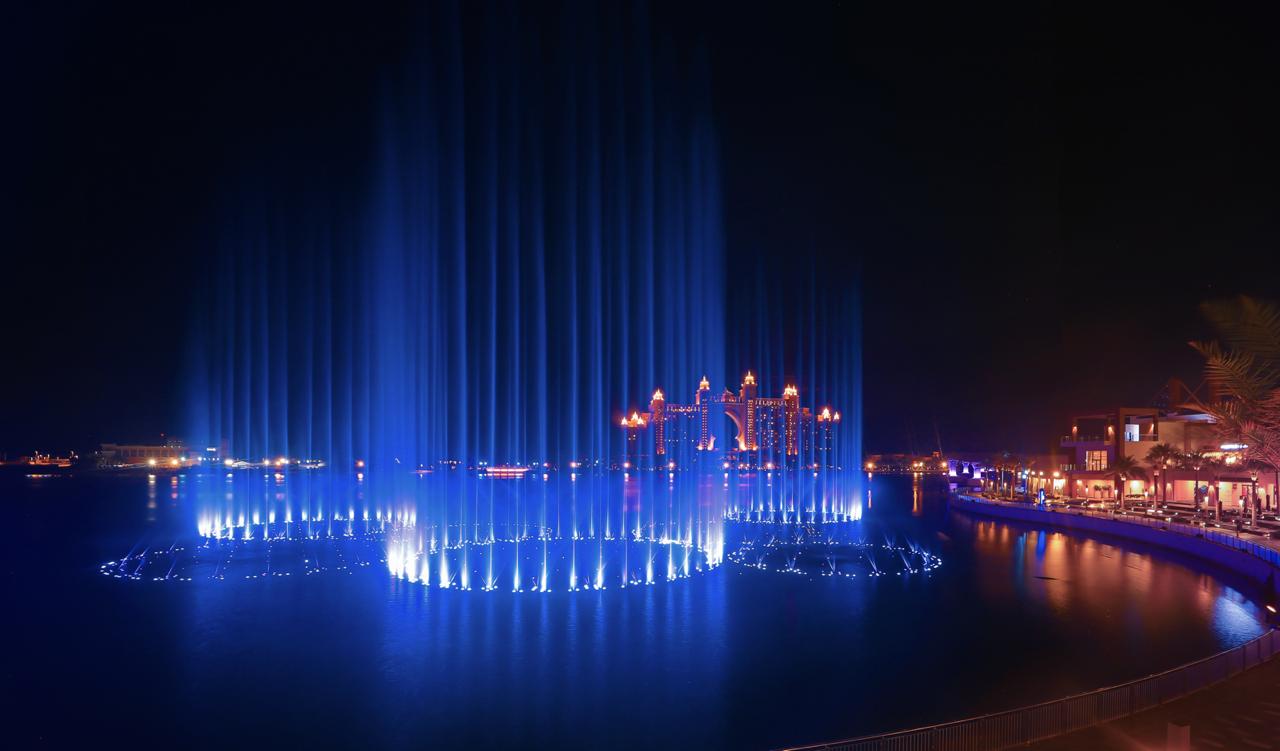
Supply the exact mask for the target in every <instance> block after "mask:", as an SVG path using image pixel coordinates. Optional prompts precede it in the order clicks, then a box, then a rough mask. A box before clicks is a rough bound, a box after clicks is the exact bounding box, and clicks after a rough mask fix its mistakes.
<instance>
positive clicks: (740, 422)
mask: <svg viewBox="0 0 1280 751" xmlns="http://www.w3.org/2000/svg"><path fill="white" fill-rule="evenodd" d="M724 418H728V420H729V421H730V423H731V424H732V425H733V428H734V430H733V432H734V435H733V437H732V438H731V439H729V440H725V438H723V437H721V436H720V435H718V433H719V432H720V430H719V428H718V426H719V425H720V424H722V423H723V421H724ZM620 425H621V427H622V429H623V430H625V431H626V463H627V464H628V465H630V466H635V467H644V466H654V467H665V466H670V465H671V464H672V463H673V462H677V463H678V460H677V457H682V456H685V455H688V451H689V449H692V451H693V454H692V456H694V457H695V458H696V457H703V458H706V457H711V460H712V461H717V462H720V463H721V464H723V465H726V466H737V467H740V468H744V469H745V468H756V467H762V468H768V469H773V468H778V469H781V468H782V467H784V466H791V467H801V466H803V467H833V466H835V464H836V454H835V442H836V433H837V430H838V428H839V425H840V413H839V412H838V411H833V410H832V409H831V408H830V407H823V408H822V409H821V410H819V411H818V412H816V413H815V412H812V411H811V410H810V409H809V408H808V407H802V406H801V405H800V391H799V389H798V388H796V387H795V386H794V385H788V386H786V387H785V388H783V390H782V396H780V397H767V396H760V394H759V387H758V385H757V383H756V377H755V375H754V374H753V373H751V371H747V374H746V376H744V377H743V379H742V383H741V384H740V387H739V389H738V392H737V393H736V394H735V393H734V392H732V391H730V390H728V389H725V390H724V391H723V392H722V393H719V394H717V393H713V392H712V390H711V383H710V382H709V381H708V380H707V378H706V377H705V376H704V377H703V378H702V380H701V381H700V382H699V384H698V390H697V391H696V392H695V393H694V395H693V401H692V402H688V403H684V404H678V403H673V402H669V401H667V399H666V395H665V394H664V393H663V392H662V389H657V390H655V391H654V392H653V396H652V398H651V399H650V400H649V409H648V411H646V412H640V411H639V410H632V411H631V413H630V414H629V415H625V416H623V417H622V419H621V421H620Z"/></svg>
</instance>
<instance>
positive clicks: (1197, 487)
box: [1191, 462, 1200, 516]
mask: <svg viewBox="0 0 1280 751" xmlns="http://www.w3.org/2000/svg"><path fill="white" fill-rule="evenodd" d="M1191 468H1192V469H1194V470H1195V471H1196V479H1195V481H1194V485H1195V487H1194V493H1193V495H1194V496H1195V499H1196V500H1195V503H1196V516H1199V515H1200V463H1199V462H1196V463H1195V464H1193V465H1191Z"/></svg>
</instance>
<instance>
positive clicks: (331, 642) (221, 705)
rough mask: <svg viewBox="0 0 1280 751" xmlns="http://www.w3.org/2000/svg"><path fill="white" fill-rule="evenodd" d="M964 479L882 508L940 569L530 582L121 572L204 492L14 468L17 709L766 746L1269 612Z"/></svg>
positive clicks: (45, 716)
mask: <svg viewBox="0 0 1280 751" xmlns="http://www.w3.org/2000/svg"><path fill="white" fill-rule="evenodd" d="M162 487H163V486H162ZM942 490H943V489H942V488H941V487H940V486H935V485H931V484H929V483H927V482H926V483H924V484H923V485H921V484H919V483H913V481H912V480H911V479H910V478H877V479H876V480H875V481H874V483H873V485H872V501H871V504H870V506H869V508H866V509H865V510H864V516H863V524H865V525H867V528H868V530H869V532H870V533H871V534H893V535H905V536H909V537H911V538H912V539H915V540H917V541H919V542H920V543H922V544H924V545H926V546H927V547H928V548H929V549H930V550H932V551H934V552H935V553H937V554H938V555H940V556H941V557H942V559H943V561H944V563H943V565H942V567H941V568H940V569H939V570H937V571H936V572H935V573H933V574H932V575H931V576H928V577H925V576H914V577H904V578H898V577H892V576H889V577H883V578H880V579H858V580H848V579H834V578H832V579H822V578H817V579H812V578H807V577H801V576H787V575H784V574H777V573H768V572H761V571H755V570H751V569H745V568H742V567H739V566H737V565H735V564H733V563H726V564H725V565H724V566H723V567H721V568H719V569H717V570H715V571H711V572H708V573H704V574H701V575H697V576H693V577H691V578H689V579H686V580H680V581H675V582H664V583H663V584H662V585H661V586H654V587H637V588H632V589H628V590H626V591H616V590H610V591H604V592H577V593H566V592H553V593H548V594H522V595H514V594H512V593H510V592H493V593H480V592H474V591H473V592H456V591H446V590H438V589H429V588H424V587H422V586H417V585H412V584H410V583H408V582H404V581H399V580H394V579H392V578H391V577H390V576H389V575H388V573H387V571H386V570H385V568H384V567H381V566H372V567H369V568H366V569H363V570H358V571H355V572H353V573H349V574H336V573H335V574H331V575H324V576H316V577H295V578H287V579H271V580H253V581H244V580H240V581H236V580H231V579H228V580H226V581H195V582H190V583H184V584H182V585H171V584H166V583H154V582H145V581H144V582H128V581H117V580H114V579H111V578H109V577H103V576H100V575H98V570H97V566H98V565H99V564H100V563H101V562H103V561H106V560H110V559H114V558H119V557H120V556H122V555H124V554H125V553H127V552H128V551H129V549H130V548H131V546H133V545H134V543H135V542H136V541H137V539H138V535H139V532H140V530H144V529H145V528H146V527H147V526H148V524H151V523H154V520H155V519H156V518H157V516H161V517H162V516H163V515H164V513H165V511H166V509H167V508H170V507H173V506H178V505H180V504H181V503H182V501H181V499H179V498H177V497H170V495H169V494H168V493H166V492H164V491H163V490H162V491H161V492H160V493H158V494H154V495H153V496H152V498H153V499H154V500H153V501H151V502H150V505H152V506H153V508H148V505H149V500H148V498H149V496H148V483H147V480H146V478H145V477H99V476H91V475H90V476H76V477H53V478H46V479H30V478H26V477H23V476H20V475H9V476H4V477H0V500H2V501H3V504H4V506H3V508H4V518H5V519H6V520H7V525H6V526H7V528H8V529H7V532H8V534H7V539H8V541H9V544H8V545H6V546H5V548H4V551H5V552H4V554H3V555H4V558H3V561H4V577H5V589H6V597H5V601H6V609H5V612H6V615H5V620H6V621H7V624H6V626H7V627H6V629H5V631H6V633H8V634H9V636H10V638H9V639H8V640H7V642H8V653H7V654H6V656H5V660H4V668H3V671H4V676H5V684H6V686H7V688H6V691H5V693H6V694H8V695H9V696H10V699H9V700H8V704H9V707H8V708H9V709H10V710H11V711H12V714H11V715H10V720H9V721H8V723H7V724H8V726H9V730H10V733H11V735H12V734H13V733H15V732H16V738H17V740H18V743H17V745H18V746H24V747H25V746H28V745H36V744H39V743H43V744H46V745H50V746H65V745H68V744H71V743H73V742H75V741H81V740H85V739H89V738H93V739H98V740H99V741H104V740H105V739H112V738H117V739H120V740H125V739H127V740H128V741H129V742H130V743H131V744H146V745H152V744H158V743H166V744H180V745H181V746H185V747H191V746H196V747H215V746H220V747H228V746H229V745H230V746H265V745H271V746H273V747H301V746H310V747H332V746H345V747H425V746H431V747H438V748H455V747H514V746H523V747H548V748H555V747H558V748H604V747H614V748H616V747H634V748H648V747H665V748H693V747H697V748H761V749H763V748H771V747H777V746H781V745H785V744H794V743H801V742H809V741H818V740H824V739H831V738H837V737H842V736H850V735H857V734H862V733H868V732H875V731H879V730H888V729H894V728H899V727H905V726H912V725H919V724H926V723H933V722H938V721H943V720H947V719H953V718H958V717H962V716H965V715H969V714H973V713H977V712H983V711H989V710H997V709H1004V708H1008V707H1011V706H1016V705H1021V704H1026V703H1031V702H1034V701H1039V700H1043V699H1049V698H1054V697H1057V696H1061V695H1064V694H1068V693H1071V692H1076V691H1081V690H1086V689H1089V688H1095V687H1098V686H1101V685H1104V684H1108V683H1115V682H1119V681H1123V680H1127V679H1130V678H1134V677H1137V676H1141V675H1145V674H1147V673H1151V672H1154V671H1158V670H1161V669H1164V668H1168V667H1171V666H1173V665H1176V664H1179V663H1181V662H1184V661H1187V660H1191V659H1194V658H1198V657H1202V656H1204V655H1207V654H1210V653H1212V652H1215V651H1217V650H1220V649H1223V648H1226V647H1230V646H1232V645H1235V644H1238V643H1240V642H1242V641H1244V640H1246V639H1248V638H1250V637H1252V636H1254V635H1255V634H1258V633H1261V628H1262V627H1261V625H1260V614H1259V610H1258V608H1257V607H1255V605H1254V604H1253V603H1252V602H1251V601H1250V600H1249V599H1248V598H1247V597H1246V596H1245V595H1244V594H1242V592H1246V593H1247V592H1248V590H1247V589H1245V588H1244V587H1243V585H1242V584H1241V583H1239V582H1235V581H1233V580H1232V579H1231V578H1230V577H1229V576H1227V575H1225V574H1223V573H1222V572H1206V571H1205V570H1204V569H1203V568H1202V567H1201V564H1199V563H1198V562H1196V561H1194V560H1189V559H1183V558H1179V557H1177V556H1174V555H1172V554H1169V553H1166V552H1163V551H1158V550H1154V549H1148V548H1143V547H1140V546H1135V545H1132V544H1129V543H1121V542H1118V541H1114V540H1106V539H1091V538H1085V537H1077V536H1069V535H1066V534H1063V533H1059V532H1054V531H1047V530H1042V529H1037V528H1034V527H1022V526H1015V525H1008V524H1003V523H998V522H992V521H986V520H979V519H976V518H973V517H968V516H965V515H963V514H958V513H953V512H949V511H948V510H947V508H946V505H945V499H944V496H943V492H942ZM170 510H172V509H171V508H170Z"/></svg>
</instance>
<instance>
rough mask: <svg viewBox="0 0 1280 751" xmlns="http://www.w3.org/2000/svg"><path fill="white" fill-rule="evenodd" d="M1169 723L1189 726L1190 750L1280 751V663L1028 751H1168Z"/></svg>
mask: <svg viewBox="0 0 1280 751" xmlns="http://www.w3.org/2000/svg"><path fill="white" fill-rule="evenodd" d="M1169 723H1174V724H1176V725H1190V726H1191V748H1192V749H1196V750H1197V751H1219V750H1220V749H1246V750H1247V749H1277V750H1278V751H1280V658H1278V659H1273V660H1271V661H1269V662H1265V663H1263V664H1262V665H1260V666H1258V667H1256V668H1253V669H1251V670H1246V671H1245V672H1243V673H1241V674H1240V675H1237V676H1235V677H1234V678H1232V679H1230V680H1228V681H1224V682H1222V683H1219V684H1217V685H1216V686H1211V687H1210V688H1206V689H1204V690H1202V691H1199V692H1197V693H1194V694H1192V695H1190V696H1186V697H1183V698H1181V699H1177V700H1175V701H1172V702H1170V703H1168V704H1165V705H1163V706H1160V707H1157V708H1155V709H1151V710H1148V711H1146V712H1143V713H1141V714H1137V715H1134V716H1133V717H1127V718H1125V719H1122V720H1116V721H1114V722H1109V723H1105V724H1103V725H1096V726H1094V727H1091V728H1087V729H1085V730H1080V731H1077V732H1075V733H1069V734H1067V735H1064V736H1060V737H1058V738H1053V739H1051V740H1047V741H1041V742H1039V743H1033V744H1031V745H1030V746H1026V747H1025V748H1030V749H1034V750H1035V751H1074V749H1098V750H1099V751H1112V750H1114V751H1138V750H1139V749H1144V750H1148V749H1149V750H1150V751H1164V749H1165V748H1166V734H1167V732H1168V725H1169Z"/></svg>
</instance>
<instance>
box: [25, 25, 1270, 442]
mask: <svg viewBox="0 0 1280 751" xmlns="http://www.w3.org/2000/svg"><path fill="white" fill-rule="evenodd" d="M36 5H37V7H34V8H27V9H21V10H15V9H10V10H8V11H7V12H6V14H5V18H4V21H3V23H0V29H2V31H0V40H2V41H3V43H2V44H0V55H3V66H2V69H3V73H0V75H3V76H4V77H5V86H4V91H5V92H6V96H5V101H6V107H5V110H6V116H5V118H4V125H3V126H0V127H3V128H4V129H5V131H6V136H7V137H6V138H5V139H4V143H5V144H6V147H7V148H6V155H5V159H4V169H3V173H2V174H3V178H0V179H3V181H4V187H5V190H4V191H3V195H4V196H5V200H4V201H3V202H0V212H3V214H0V238H3V252H4V259H3V260H4V263H3V267H0V280H2V281H0V320H3V323H4V331H5V334H6V338H7V340H8V341H7V343H6V344H7V346H6V347H5V351H6V352H7V353H9V354H8V356H7V357H5V358H3V365H2V366H0V450H5V451H8V452H9V453H10V454H16V453H25V452H29V451H31V450H32V449H37V448H38V449H43V450H54V451H65V450H67V449H69V448H75V449H81V450H83V449H88V448H92V447H93V446H94V445H96V444H97V443H98V442H100V441H115V440H149V439H155V438H157V437H158V435H159V434H160V433H162V432H170V431H179V430H180V429H181V422H180V408H179V407H180V405H179V395H180V394H181V386H182V378H183V353H184V346H183V342H184V339H185V338H186V337H187V336H189V334H190V332H189V325H190V321H191V315H190V305H191V289H192V287H193V285H194V284H196V283H198V280H199V279H200V277H201V274H203V273H205V272H207V271H208V264H209V263H210V253H209V251H210V247H211V243H210V237H211V234H212V232H213V227H212V219H211V217H212V216H213V215H214V214H215V213H216V211H217V209H218V207H219V206H220V205H221V204H220V202H221V201H224V200H225V198H226V196H227V195H228V193H229V192H230V191H234V190H235V189H236V185H237V181H238V180H241V179H242V178H243V176H244V175H245V174H248V173H251V170H250V167H252V166H253V165H255V164H261V163H264V162H269V163H272V164H276V165H284V166H286V167H294V168H296V169H297V171H298V173H299V174H300V175H303V176H306V175H320V174H323V175H325V176H326V177H327V178H329V179H337V180H341V179H342V176H343V175H345V174H348V173H354V172H355V171H356V170H357V169H358V166H359V165H358V164H356V163H355V161H356V160H358V159H359V158H360V157H361V156H362V154H363V152H362V151H361V150H360V149H358V148H355V144H360V143H364V142H366V140H367V139H368V138H369V130H370V128H371V127H372V125H373V118H372V117H371V116H370V111H371V108H373V107H374V106H375V101H376V97H375V95H376V92H377V90H378V86H379V82H380V81H381V80H383V78H384V76H385V73H386V70H387V68H388V67H389V66H393V65H395V64H396V63H397V62H398V61H400V60H402V59H403V56H404V55H405V54H406V52H407V51H408V50H409V49H411V47H412V44H413V42H414V39H413V36H412V33H411V29H412V23H410V22H409V21H410V19H411V16H412V12H411V9H410V7H408V5H407V4H406V5H396V6H391V5H388V6H381V7H380V8H378V9H374V10H370V9H366V8H363V7H360V8H357V6H350V5H347V6H342V7H335V8H327V7H325V6H324V5H323V4H312V5H308V6H306V8H305V10H304V11H302V10H299V11H291V12H286V11H283V10H264V9H262V8H260V7H258V5H257V4H246V5H244V6H232V5H226V4H218V5H214V6H209V7H207V8H204V9H192V8H188V7H183V6H181V5H174V4H154V5H149V4H146V3H140V4H130V5H129V6H128V7H117V6H116V5H114V4H92V3H87V4H76V3H65V4H60V5H58V6H57V7H52V5H51V4H36ZM685 6H686V4H683V3H670V4H665V3H663V4H657V5H656V6H655V7H654V8H653V10H652V13H653V17H654V26H655V29H657V31H658V33H660V34H662V35H667V36H669V37H670V38H671V39H672V40H673V43H675V44H676V45H677V46H680V47H681V48H682V49H693V50H702V51H704V52H705V54H706V57H707V59H708V60H709V61H710V68H711V80H712V86H713V90H714V109H715V116H716V124H717V128H718V135H719V138H720V141H721V149H722V154H721V160H722V165H723V184H724V198H725V216H724V222H725V229H726V232H727V255H728V257H729V262H730V265H731V267H732V268H733V269H739V268H749V269H755V268H757V267H759V266H763V267H764V268H766V269H767V268H769V267H770V266H771V265H773V264H777V265H778V266H780V267H781V266H785V265H788V264H801V265H803V264H804V262H805V261H806V260H807V259H809V260H812V261H813V262H814V263H816V264H820V265H821V266H822V268H824V269H834V270H835V271H836V272H837V273H843V274H848V275H850V277H851V278H852V275H854V274H856V273H859V271H860V272H861V273H862V274H863V288H864V292H863V300H864V322H865V327H866V331H865V345H864V355H865V364H864V370H865V389H864V393H865V401H866V425H865V429H866V447H867V449H868V450H909V449H915V450H931V449H933V448H935V447H936V439H935V426H936V428H937V433H938V434H940V436H941V441H942V444H943V448H944V449H946V450H959V449H971V450H992V449H997V448H1003V447H1009V448H1014V449H1020V450H1024V451H1032V452H1034V451H1039V450H1042V449H1043V448H1044V447H1045V446H1046V445H1047V442H1048V441H1049V440H1050V439H1051V438H1052V437H1053V436H1055V435H1058V434H1060V433H1061V432H1062V431H1063V430H1064V425H1065V420H1066V419H1067V416H1068V415H1070V414H1071V413H1072V412H1073V411H1076V410H1082V411H1083V410H1094V409H1098V408H1105V407H1108V406H1115V405H1117V404H1119V403H1125V404H1140V403H1149V402H1150V400H1151V398H1152V397H1153V396H1154V395H1155V394H1156V392H1157V391H1158V390H1159V389H1160V387H1161V385H1162V384H1163V383H1164V382H1165V381H1166V380H1167V379H1168V378H1169V377H1170V376H1179V377H1181V378H1183V379H1184V380H1187V381H1188V382H1189V383H1191V384H1192V385H1193V386H1194V385H1195V384H1196V383H1197V382H1198V370H1199V369H1198V358H1197V356H1196V355H1195V353H1194V352H1193V351H1192V350H1191V349H1190V348H1189V347H1187V346H1186V341H1187V340H1189V339H1193V338H1202V337H1204V336H1207V335H1208V332H1207V331H1206V330H1205V328H1204V324H1203V322H1202V320H1201V318H1200V315H1199V313H1198V310H1197V306H1198V304H1199V303H1200V302H1202V301H1204V300H1206V299H1212V298H1217V297H1222V296H1229V295H1235V294H1240V293H1250V294H1256V295H1261V296H1271V297H1277V296H1280V295H1277V294H1276V292H1275V289H1276V287H1275V285H1276V281H1275V280H1276V278H1277V275H1276V272H1277V271H1278V270H1280V262H1277V261H1276V260H1275V256H1276V238H1277V236H1278V233H1277V230H1280V226H1277V225H1278V224H1280V222H1278V221H1277V211H1276V207H1277V206H1278V205H1280V183H1278V182H1277V178H1276V176H1277V174H1280V170H1278V169H1277V168H1278V167H1280V145H1278V143H1277V136H1276V134H1277V133H1280V127H1277V126H1278V123H1277V114H1280V112H1278V109H1280V98H1278V97H1277V96H1276V91H1277V88H1278V85H1280V59H1278V58H1280V53H1278V50H1280V46H1277V45H1276V44H1275V43H1274V30H1275V29H1276V28H1277V23H1276V22H1277V20H1280V19H1278V18H1277V17H1276V16H1277V12H1276V10H1274V8H1266V7H1265V6H1264V5H1263V4H1258V5H1257V6H1256V7H1250V6H1246V5H1244V4H1230V5H1227V4H1222V5H1221V6H1219V5H1208V4H1187V5H1185V7H1171V6H1168V5H1161V6H1159V7H1156V6H1152V7H1150V8H1139V7H1136V6H1126V7H1123V8H1122V7H1118V6H1117V5H1102V6H1098V7H1089V6H1087V5H1086V4H1082V3H1058V4H1041V3H1021V4H1012V5H1010V6H1008V7H1004V8H1000V9H995V8H988V9H982V8H975V7H973V6H971V5H960V4H954V3H952V4H941V3H940V4H937V5H936V6H934V7H926V6H923V5H919V4H901V3H866V4H862V3H832V2H812V3H786V4H783V3H778V4H771V5H763V4H762V5H757V6H750V5H736V4H735V5H732V6H729V5H726V6H713V5H699V6H697V7H693V8H689V7H685ZM540 7H541V6H540ZM526 12H532V11H526ZM316 153H323V154H325V155H326V156H325V159H323V160H316V159H314V158H313V156H312V155H314V154H316ZM734 273H735V272H734V271H732V270H731V273H730V278H731V279H734V278H735V277H734ZM783 276H784V278H785V275H783ZM788 294H795V295H800V294H802V290H799V289H797V290H796V291H794V292H791V293H788ZM731 296H732V293H731ZM750 366H751V363H743V364H742V365H741V367H742V368H743V369H745V368H747V367H750Z"/></svg>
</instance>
